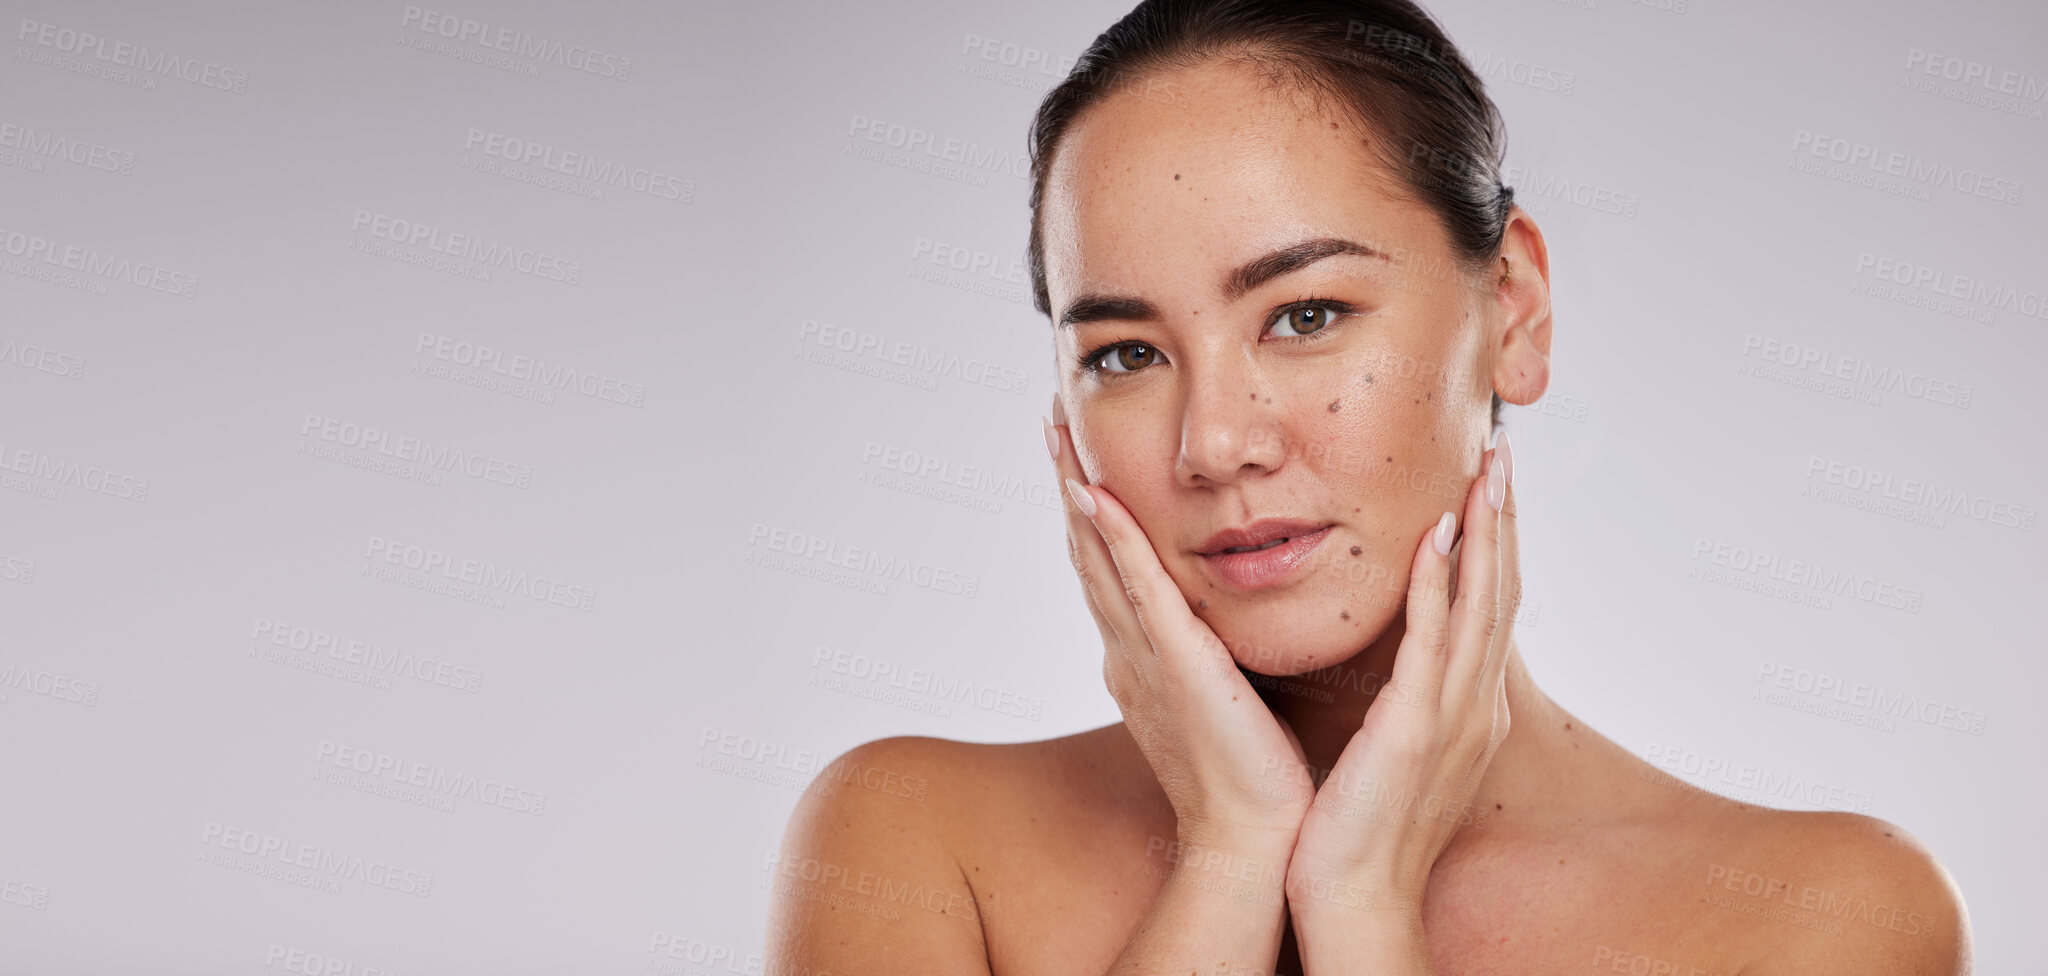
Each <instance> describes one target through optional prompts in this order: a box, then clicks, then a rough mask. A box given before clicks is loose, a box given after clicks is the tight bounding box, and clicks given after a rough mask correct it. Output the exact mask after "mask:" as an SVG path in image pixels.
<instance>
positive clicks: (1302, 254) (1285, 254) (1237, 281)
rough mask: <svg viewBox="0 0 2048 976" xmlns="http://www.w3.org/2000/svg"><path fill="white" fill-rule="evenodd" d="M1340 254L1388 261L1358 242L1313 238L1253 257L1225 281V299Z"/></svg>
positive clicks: (1234, 299) (1333, 238)
mask: <svg viewBox="0 0 2048 976" xmlns="http://www.w3.org/2000/svg"><path fill="white" fill-rule="evenodd" d="M1339 254H1357V255H1361V256H1363V257H1368V258H1377V259H1379V260H1381V261H1386V260H1388V258H1387V256H1386V255H1385V254H1382V253H1380V252H1379V251H1376V250H1373V249H1372V248H1370V247H1367V246H1365V245H1363V244H1360V243H1357V242H1356V241H1347V240H1344V239H1343V238H1341V237H1318V238H1316V239H1314V240H1309V241H1302V242H1301V243H1299V244H1289V245H1287V246H1286V247H1283V248H1281V249H1279V250H1277V251H1273V252H1271V253H1269V254H1265V255H1263V256H1260V257H1257V258H1253V259H1252V260H1250V261H1247V262H1245V264H1244V266H1243V267H1240V268H1238V269H1237V270H1236V271H1233V272H1231V273H1230V276H1229V277H1228V278H1225V279H1224V281H1223V298H1224V300H1225V301H1232V302H1234V301H1237V300H1238V299H1239V298H1243V297H1244V295H1245V293H1247V292H1249V291H1251V290H1252V289H1254V288H1257V287H1259V286H1260V285H1263V284H1265V283H1266V282H1268V281H1272V280H1273V279H1275V278H1278V277H1280V276H1282V275H1290V274H1293V273H1294V272H1296V271H1300V270H1301V269H1303V268H1306V267H1308V266H1309V265H1311V264H1314V263H1316V262H1317V261H1321V260H1322V259H1324V258H1327V257H1333V256H1335V255H1339Z"/></svg>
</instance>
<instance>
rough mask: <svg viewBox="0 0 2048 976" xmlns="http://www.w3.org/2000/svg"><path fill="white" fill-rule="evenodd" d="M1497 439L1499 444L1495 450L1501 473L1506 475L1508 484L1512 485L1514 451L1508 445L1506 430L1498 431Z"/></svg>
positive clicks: (1513, 480) (1513, 477)
mask: <svg viewBox="0 0 2048 976" xmlns="http://www.w3.org/2000/svg"><path fill="white" fill-rule="evenodd" d="M1499 441H1500V446H1499V447H1497V448H1495V450H1496V451H1498V452H1499V454H1498V456H1499V458H1500V467H1501V474H1502V475H1504V476H1506V478H1507V479H1508V484H1511V485H1512V484H1514V483H1515V452H1514V451H1513V450H1512V449H1511V448H1509V447H1508V432H1507V431H1501V432H1500V438H1499Z"/></svg>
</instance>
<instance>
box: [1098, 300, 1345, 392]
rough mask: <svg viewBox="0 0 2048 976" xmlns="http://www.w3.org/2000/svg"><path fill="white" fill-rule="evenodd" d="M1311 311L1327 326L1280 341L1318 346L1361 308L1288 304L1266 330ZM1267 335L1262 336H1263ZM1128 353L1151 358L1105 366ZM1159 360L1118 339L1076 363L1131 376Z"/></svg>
mask: <svg viewBox="0 0 2048 976" xmlns="http://www.w3.org/2000/svg"><path fill="white" fill-rule="evenodd" d="M1311 310H1313V311H1320V312H1323V313H1325V314H1324V322H1323V324H1322V326H1321V327H1319V328H1317V329H1316V330H1315V331H1314V332H1300V333H1296V334H1294V335H1283V336H1279V337H1278V338H1281V339H1286V340H1289V341H1292V342H1296V343H1311V342H1318V341H1321V340H1322V339H1323V338H1325V337H1327V336H1328V335H1330V333H1331V332H1333V331H1334V330H1335V329H1336V328H1337V326H1338V325H1339V324H1340V323H1342V322H1344V321H1345V320H1347V319H1349V318H1350V317H1351V316H1353V315H1356V314H1357V313H1358V309H1357V307H1355V306H1353V305H1352V304H1351V303H1349V302H1342V301H1338V300H1336V299H1334V298H1304V299H1302V300H1300V301H1295V302H1288V303H1287V304H1285V305H1282V306H1280V307H1278V308H1276V309H1274V310H1273V312H1272V315H1271V317H1270V318H1268V319H1267V324H1266V328H1267V330H1268V331H1270V330H1271V329H1272V327H1273V326H1275V325H1278V324H1280V323H1281V322H1282V321H1283V320H1285V319H1287V318H1288V317H1290V316H1293V315H1295V314H1297V313H1300V312H1306V311H1311ZM1265 334H1266V333H1261V335H1265ZM1125 349H1137V350H1145V351H1148V352H1149V353H1150V354H1151V355H1149V356H1148V357H1146V358H1147V362H1146V363H1145V364H1144V365H1142V366H1138V367H1136V368H1131V367H1129V366H1126V368H1123V369H1108V368H1105V367H1104V366H1103V365H1102V363H1103V361H1104V360H1105V359H1108V358H1110V357H1111V356H1113V355H1117V354H1119V353H1120V351H1121V350H1125ZM1158 357H1159V350H1158V347H1157V346H1154V345H1152V344H1151V343H1148V342H1145V341H1144V340H1141V339H1117V340H1114V341H1111V342H1108V343H1105V344H1103V345H1099V346H1096V347H1095V348H1093V349H1090V350H1088V351H1087V352H1084V353H1082V354H1081V355H1080V356H1079V358H1078V359H1077V360H1076V365H1077V366H1078V367H1079V368H1080V369H1081V371H1082V372H1085V373H1091V374H1094V375H1098V376H1105V375H1118V374H1124V375H1128V374H1131V373H1137V372H1142V371H1143V370H1144V369H1145V368H1146V367H1147V366H1151V365H1153V363H1154V362H1156V361H1157V360H1158Z"/></svg>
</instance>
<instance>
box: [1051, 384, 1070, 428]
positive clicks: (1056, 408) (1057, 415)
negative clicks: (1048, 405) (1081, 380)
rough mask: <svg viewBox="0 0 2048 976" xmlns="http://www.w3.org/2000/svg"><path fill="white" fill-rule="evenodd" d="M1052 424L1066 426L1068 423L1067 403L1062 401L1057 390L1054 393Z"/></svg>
mask: <svg viewBox="0 0 2048 976" xmlns="http://www.w3.org/2000/svg"><path fill="white" fill-rule="evenodd" d="M1052 425H1053V426H1054V427H1065V426H1066V425H1067V405H1066V404H1064V403H1061V402H1060V395H1059V394H1058V393H1057V392H1055V393H1054V394H1053V395H1052Z"/></svg>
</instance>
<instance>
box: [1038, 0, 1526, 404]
mask: <svg viewBox="0 0 2048 976" xmlns="http://www.w3.org/2000/svg"><path fill="white" fill-rule="evenodd" d="M1216 58H1229V59H1234V60H1241V61H1244V62H1247V63H1249V64H1251V65H1252V66H1253V67H1255V68H1257V69H1258V70H1260V71H1261V72H1262V74H1263V76H1264V77H1266V78H1268V79H1269V80H1273V81H1284V82H1287V83H1290V84H1292V85H1293V86H1295V87H1296V88H1297V89H1299V90H1301V91H1303V92H1306V93H1307V94H1309V95H1311V96H1312V97H1315V98H1317V99H1318V100H1330V101H1333V102H1334V103H1335V104H1337V105H1339V106H1342V107H1343V108H1344V109H1346V110H1347V111H1348V112H1349V113H1350V115H1351V117H1353V118H1354V119H1356V120H1358V121H1359V122H1360V123H1362V124H1363V125H1365V126H1366V127H1367V129H1368V130H1369V131H1372V132H1375V133H1377V134H1378V135H1379V136H1380V138H1379V139H1377V140H1375V144H1376V145H1377V147H1378V155H1379V158H1380V161H1381V162H1382V163H1383V164H1384V165H1385V166H1386V168H1387V169H1388V171H1390V172H1392V173H1394V174H1396V176H1397V177H1398V178H1399V179H1400V180H1401V182H1402V183H1403V184H1405V185H1406V187H1407V189H1408V190H1409V192H1411V193H1412V194H1413V195H1414V196H1415V197H1416V199H1418V200H1419V201H1421V202H1422V203H1423V204H1424V205H1425V206H1427V207H1429V209H1430V210H1432V211H1434V212H1435V213H1436V215H1437V217H1438V219H1439V220H1440V221H1442V223H1443V227H1444V230H1445V232H1446V233H1447V235H1448V236H1449V237H1450V241H1451V248H1452V250H1453V251H1454V252H1455V256H1456V258H1457V260H1458V261H1459V262H1460V263H1461V264H1463V265H1464V266H1465V267H1466V268H1468V269H1469V270H1472V271H1475V272H1477V271H1481V270H1484V269H1485V268H1486V267H1488V266H1489V265H1491V264H1493V263H1494V262H1495V261H1497V260H1498V259H1499V256H1500V243H1501V235H1502V232H1503V231H1504V230H1505V228H1506V227H1507V220H1508V212H1509V211H1510V210H1511V209H1512V208H1513V206H1514V188H1512V187H1509V186H1506V185H1504V184H1503V183H1501V181H1500V166H1501V160H1502V157H1503V155H1504V154H1505V152H1506V149H1507V135H1506V130H1505V129H1504V128H1503V126H1502V124H1501V120H1500V113H1499V111H1498V110H1497V109H1495V107H1494V104H1493V101H1492V100H1491V99H1489V98H1488V97H1487V95H1486V88H1485V85H1484V84H1483V83H1482V82H1481V81H1480V79H1479V76H1478V75H1477V74H1476V73H1474V72H1473V70H1472V68H1471V66H1470V65H1468V64H1467V63H1466V62H1465V58H1464V56H1463V55H1461V54H1459V53H1458V50H1457V48H1456V47H1454V46H1452V44H1451V42H1450V40H1449V39H1448V38H1446V37H1445V36H1444V32H1443V30H1442V28H1440V27H1439V26H1438V25H1437V23H1436V21H1435V20H1434V19H1432V18H1431V17H1430V15H1429V14H1428V13H1426V12H1425V11H1423V9H1422V8H1421V7H1418V6H1416V5H1415V4H1414V3H1412V2H1410V0H1143V2H1141V3H1139V4H1138V6H1137V7H1135V8H1133V9H1132V10H1131V12H1130V13H1128V14H1125V15H1124V18H1123V19H1122V20H1119V21H1117V22H1116V24H1115V25H1113V26H1111V27H1110V28H1109V29H1108V30H1106V31H1103V32H1102V35H1101V36H1100V37H1097V38H1096V39H1095V42H1094V43H1093V44H1090V45H1088V49H1087V50H1086V51H1083V52H1082V53H1081V57H1080V58H1079V59H1078V60H1077V61H1076V62H1075V63H1074V67H1073V70H1071V71H1070V72H1068V74H1067V77H1066V79H1065V80H1064V81H1061V82H1060V84H1059V85H1058V86H1056V87H1054V88H1053V89H1052V90H1051V91H1050V92H1048V93H1047V94H1046V96H1045V100H1044V101H1043V102H1041V103H1040V104H1039V106H1038V114H1037V115H1036V116H1035V117H1034V118H1033V119H1032V121H1031V133H1030V137H1029V146H1030V153H1031V244H1030V253H1029V261H1030V270H1031V298H1032V304H1033V306H1034V307H1036V308H1037V309H1038V312H1039V314H1041V315H1045V316H1047V317H1048V318H1049V317H1051V315H1052V307H1051V306H1052V303H1051V299H1050V297H1049V296H1048V295H1047V293H1046V287H1045V246H1044V241H1043V239H1042V236H1041V234H1040V231H1039V224H1038V209H1039V203H1040V201H1041V200H1042V198H1043V197H1044V194H1045V178H1046V172H1047V170H1048V169H1050V167H1051V165H1052V156H1053V153H1054V150H1056V149H1057V148H1058V145H1059V140H1060V136H1061V135H1063V134H1064V133H1065V132H1066V130H1067V128H1068V127H1069V126H1071V125H1072V124H1073V122H1074V119H1075V118H1076V117H1078V116H1079V115H1080V114H1081V112H1082V111H1083V110H1085V109H1087V108H1088V107H1089V106H1090V105H1093V104H1095V103H1096V102H1098V101H1100V100H1101V99H1103V98H1104V97H1106V96H1108V95H1110V94H1114V93H1116V92H1119V91H1126V92H1131V93H1133V94H1137V95H1139V96H1140V97H1158V96H1159V95H1160V94H1161V93H1162V92H1163V93H1164V94H1166V95H1167V97H1173V96H1172V95H1171V90H1170V88H1171V86H1170V85H1169V86H1167V87H1166V88H1164V89H1162V88H1160V87H1159V86H1158V85H1156V84H1155V83H1154V82H1153V81H1152V80H1150V79H1149V78H1148V76H1150V75H1152V74H1154V73H1156V72H1157V71H1160V70H1164V69H1173V68H1183V67H1191V66H1194V65H1197V64H1200V63H1202V62H1204V61H1208V60H1211V59H1216ZM1500 405H1501V399H1500V394H1498V393H1496V394H1494V397H1493V422H1494V424H1495V425H1496V426H1497V425H1498V424H1499V423H1500Z"/></svg>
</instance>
